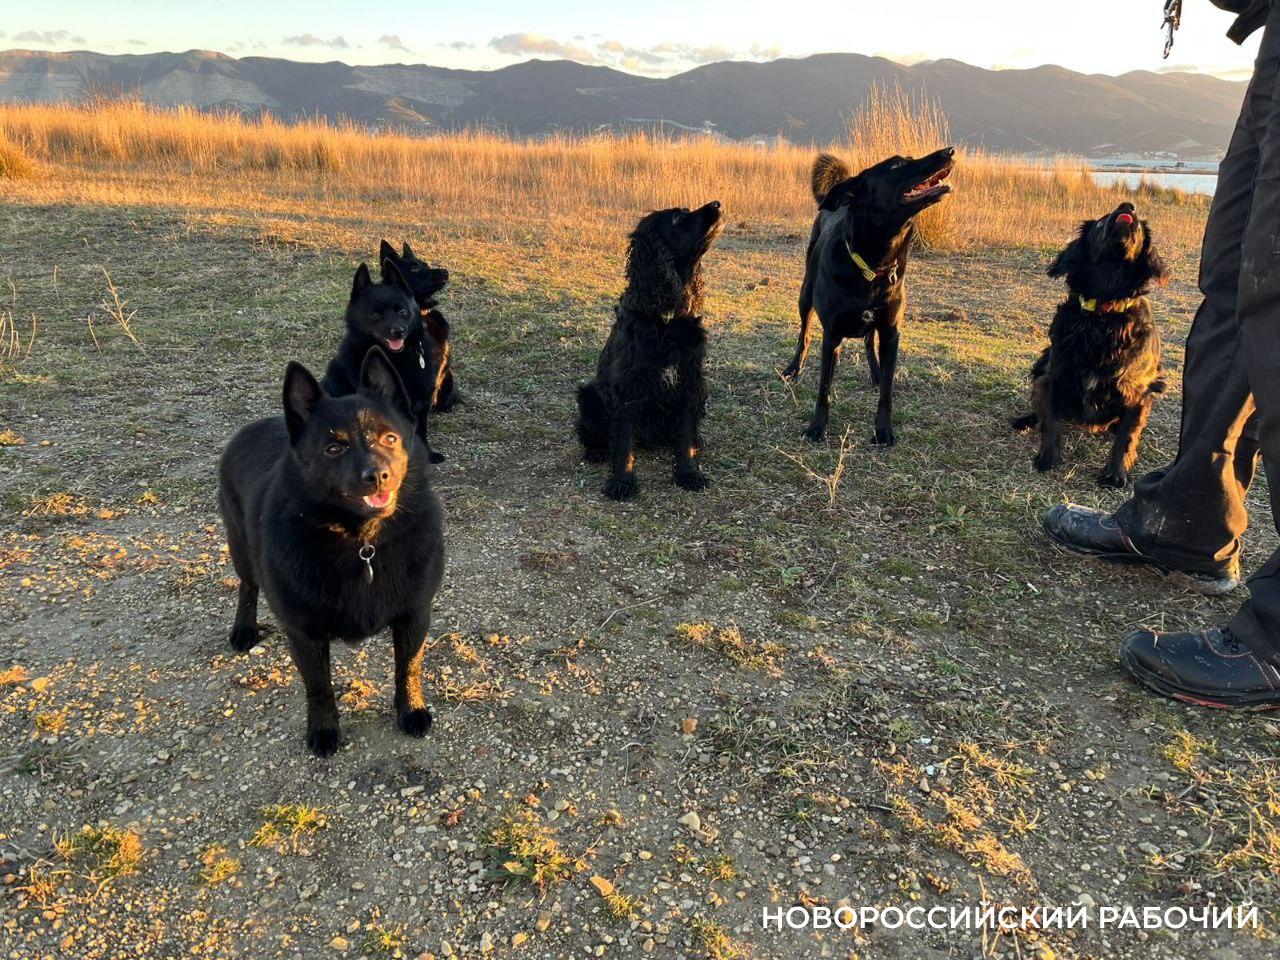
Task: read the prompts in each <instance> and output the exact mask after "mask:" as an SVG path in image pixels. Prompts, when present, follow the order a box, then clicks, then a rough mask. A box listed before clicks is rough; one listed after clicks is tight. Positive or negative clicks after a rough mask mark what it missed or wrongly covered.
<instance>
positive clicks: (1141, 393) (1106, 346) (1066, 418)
mask: <svg viewBox="0 0 1280 960" xmlns="http://www.w3.org/2000/svg"><path fill="white" fill-rule="evenodd" d="M1049 276H1051V277H1066V280H1067V290H1068V291H1069V295H1068V297H1067V299H1066V300H1065V301H1063V302H1062V304H1060V305H1059V307H1058V311H1057V313H1055V314H1054V317H1053V323H1052V324H1050V326H1049V346H1048V347H1046V348H1045V351H1044V353H1043V354H1042V355H1041V356H1040V359H1039V360H1037V361H1036V363H1035V366H1033V367H1032V368H1031V381H1032V386H1031V408H1032V412H1031V413H1028V414H1026V415H1025V416H1022V417H1019V418H1017V419H1016V420H1014V421H1013V426H1014V428H1015V429H1017V430H1027V429H1030V428H1032V427H1034V426H1036V425H1039V427H1040V451H1039V453H1037V454H1036V458H1035V461H1034V465H1035V468H1036V469H1037V470H1041V471H1044V470H1051V469H1053V468H1054V467H1055V466H1057V464H1058V461H1059V460H1060V459H1061V457H1062V425H1063V424H1064V423H1068V424H1072V425H1073V426H1078V427H1083V428H1084V429H1086V430H1091V431H1102V430H1110V431H1111V432H1112V433H1113V434H1114V435H1115V441H1114V443H1113V444H1112V447H1111V456H1110V458H1109V459H1108V460H1107V465H1106V466H1105V467H1104V468H1103V470H1102V473H1100V474H1099V475H1098V483H1100V484H1102V485H1103V486H1104V487H1123V486H1125V485H1126V484H1128V482H1129V470H1130V469H1131V468H1132V467H1133V462H1134V461H1135V460H1136V459H1137V457H1138V441H1139V440H1140V439H1141V437H1142V431H1143V429H1144V428H1145V427H1146V425H1147V417H1148V416H1149V415H1150V414H1151V405H1152V403H1153V402H1154V400H1155V397H1156V395H1158V394H1160V393H1163V392H1164V389H1165V382H1164V380H1163V379H1161V377H1160V331H1159V330H1158V329H1157V328H1156V323H1155V319H1154V318H1153V316H1152V314H1151V303H1150V301H1148V300H1147V297H1146V294H1147V293H1148V292H1149V291H1150V289H1151V287H1152V285H1153V284H1160V285H1164V284H1165V283H1168V281H1169V271H1168V270H1167V269H1166V268H1165V265H1164V263H1163V262H1162V261H1161V259H1160V255H1159V254H1158V253H1157V252H1156V248H1155V245H1154V243H1153V242H1152V238H1151V231H1150V229H1149V228H1148V227H1147V222H1146V221H1145V220H1139V219H1138V218H1137V216H1136V215H1135V211H1134V206H1133V204H1131V203H1122V204H1120V206H1118V207H1116V209H1115V210H1114V211H1112V212H1111V213H1110V214H1108V215H1107V216H1105V217H1102V218H1100V219H1098V220H1086V221H1085V222H1084V223H1082V224H1081V225H1080V230H1079V233H1078V235H1077V236H1076V238H1075V239H1074V240H1072V241H1071V243H1069V244H1068V245H1067V247H1066V249H1064V250H1063V251H1062V252H1061V253H1060V254H1058V257H1057V259H1056V260H1054V261H1053V264H1052V265H1051V266H1050V267H1049Z"/></svg>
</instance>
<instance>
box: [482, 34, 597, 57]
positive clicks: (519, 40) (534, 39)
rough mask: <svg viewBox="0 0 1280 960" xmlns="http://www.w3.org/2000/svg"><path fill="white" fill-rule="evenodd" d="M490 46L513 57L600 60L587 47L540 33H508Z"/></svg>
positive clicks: (490, 43) (494, 40)
mask: <svg viewBox="0 0 1280 960" xmlns="http://www.w3.org/2000/svg"><path fill="white" fill-rule="evenodd" d="M489 46H491V47H493V49H495V50H497V51H498V52H499V53H507V54H511V55H512V56H517V57H519V56H526V55H528V54H536V53H550V54H554V55H555V56H557V57H563V58H564V59H565V60H576V61H577V62H578V63H598V62H599V58H598V57H597V56H596V55H595V54H594V53H592V52H591V51H590V50H588V49H586V48H585V47H577V46H574V45H573V44H570V43H562V42H561V41H559V40H554V39H552V38H551V37H544V36H543V35H542V34H540V33H508V34H507V35H506V36H502V37H494V38H493V39H492V40H490V41H489Z"/></svg>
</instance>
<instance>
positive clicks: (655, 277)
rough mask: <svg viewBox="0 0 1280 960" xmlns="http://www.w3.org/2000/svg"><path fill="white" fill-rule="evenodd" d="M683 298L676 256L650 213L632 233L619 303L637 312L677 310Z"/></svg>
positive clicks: (660, 312)
mask: <svg viewBox="0 0 1280 960" xmlns="http://www.w3.org/2000/svg"><path fill="white" fill-rule="evenodd" d="M683 302H684V283H683V282H682V281H681V279H680V274H679V273H678V272H677V271H676V262H675V257H674V256H672V254H671V249H670V247H668V246H667V244H666V241H665V240H663V239H662V237H660V236H659V235H658V231H657V230H656V229H655V227H654V220H653V215H652V214H651V215H650V216H648V217H645V218H644V219H643V220H641V221H640V223H639V224H638V225H637V226H636V229H635V230H634V231H633V232H632V234H631V243H630V245H629V246H628V247H627V288H626V290H624V291H623V294H622V306H623V308H624V309H626V310H633V311H635V312H637V313H656V314H666V313H673V312H675V311H676V310H679V309H680V307H681V305H682V303H683Z"/></svg>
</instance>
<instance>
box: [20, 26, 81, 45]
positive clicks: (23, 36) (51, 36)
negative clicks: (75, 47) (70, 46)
mask: <svg viewBox="0 0 1280 960" xmlns="http://www.w3.org/2000/svg"><path fill="white" fill-rule="evenodd" d="M13 39H14V40H17V41H18V42H19V43H40V44H43V45H44V46H46V47H56V46H58V45H60V44H63V43H84V37H81V36H78V35H76V34H74V33H72V32H71V31H70V30H23V31H22V32H21V33H15V34H14V35H13Z"/></svg>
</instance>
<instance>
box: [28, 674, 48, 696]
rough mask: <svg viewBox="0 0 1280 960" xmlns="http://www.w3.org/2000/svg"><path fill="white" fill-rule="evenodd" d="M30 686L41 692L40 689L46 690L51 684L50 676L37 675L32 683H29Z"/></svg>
mask: <svg viewBox="0 0 1280 960" xmlns="http://www.w3.org/2000/svg"><path fill="white" fill-rule="evenodd" d="M28 686H30V687H31V689H32V690H34V691H35V692H36V693H39V692H40V691H42V690H44V689H45V688H47V687H48V686H49V678H48V677H36V678H34V679H33V680H32V681H31V682H30V684H28Z"/></svg>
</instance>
